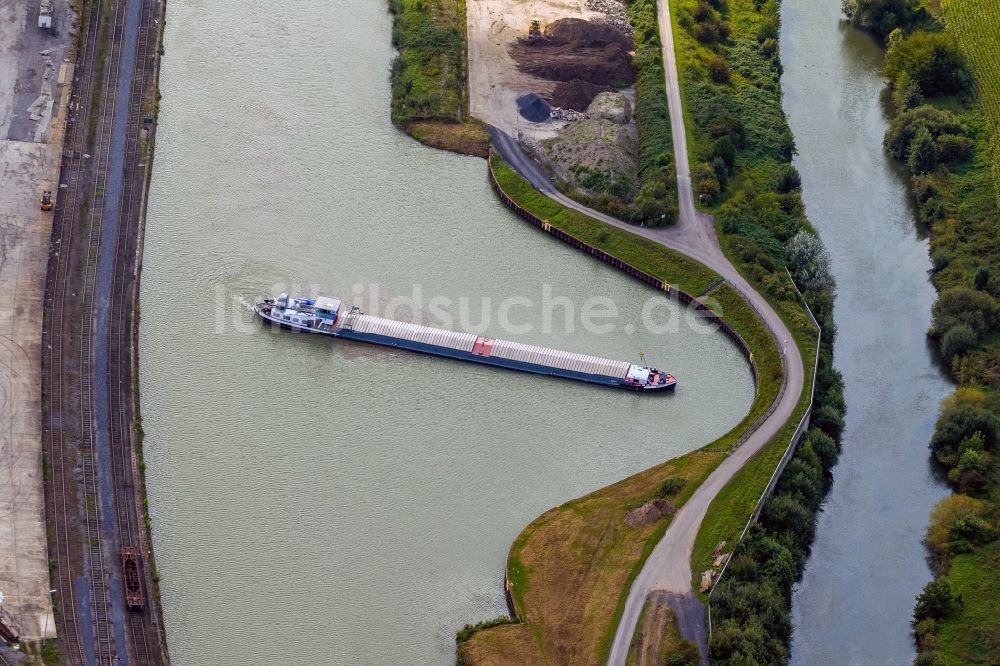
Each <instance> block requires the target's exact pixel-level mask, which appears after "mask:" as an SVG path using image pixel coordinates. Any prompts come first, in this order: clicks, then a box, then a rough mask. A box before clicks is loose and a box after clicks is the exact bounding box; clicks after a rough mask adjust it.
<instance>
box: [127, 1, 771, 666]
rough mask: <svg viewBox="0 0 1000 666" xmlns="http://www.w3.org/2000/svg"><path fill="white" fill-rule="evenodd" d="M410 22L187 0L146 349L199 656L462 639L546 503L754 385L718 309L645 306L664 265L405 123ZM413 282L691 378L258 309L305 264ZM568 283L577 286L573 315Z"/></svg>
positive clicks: (620, 470) (421, 310)
mask: <svg viewBox="0 0 1000 666" xmlns="http://www.w3.org/2000/svg"><path fill="white" fill-rule="evenodd" d="M390 27H391V26H390V19H389V16H388V15H387V13H386V12H385V10H384V7H383V3H381V2H372V3H348V2H333V3H330V2H323V1H322V0H303V1H300V2H296V3H273V2H263V1H262V0H251V1H250V2H247V1H246V0H243V1H240V2H237V1H236V0H215V1H213V2H204V1H203V0H171V2H170V3H169V4H168V8H167V29H166V38H165V57H164V61H163V71H162V77H161V92H162V95H163V98H162V102H161V107H160V125H159V128H158V133H157V146H156V161H155V168H154V174H153V181H152V187H151V193H150V201H149V217H148V223H147V233H146V243H145V255H144V266H143V276H142V290H141V307H142V318H141V327H140V358H141V398H142V414H143V426H144V431H145V441H144V448H145V457H146V463H147V468H146V475H147V480H148V484H149V504H150V513H151V517H152V523H153V533H154V546H155V550H156V555H157V560H158V564H159V572H160V574H161V576H162V581H161V589H162V594H163V610H164V616H165V624H166V630H167V640H168V644H169V646H170V652H171V656H172V660H173V663H174V664H175V666H187V665H191V666H201V665H203V664H212V665H213V666H218V665H227V664H234V665H235V664H239V665H246V664H276V663H303V664H400V663H406V664H450V663H453V661H454V632H455V631H456V630H457V629H458V628H460V627H461V626H462V625H463V624H464V623H465V622H475V621H479V620H483V619H488V618H491V617H495V616H497V615H500V614H503V613H505V612H506V608H505V605H504V602H503V595H502V584H501V576H502V573H503V567H504V561H505V558H506V554H507V550H508V548H509V546H510V543H511V542H512V540H513V539H514V537H515V536H516V535H517V533H518V532H519V531H520V529H521V528H522V527H524V526H525V525H526V524H527V523H528V522H529V521H531V520H532V519H533V518H534V517H535V516H536V515H538V514H539V513H541V512H543V511H545V510H546V509H548V508H550V507H552V506H555V505H557V504H559V503H561V502H563V501H565V500H567V499H570V498H573V497H576V496H579V495H581V494H583V493H586V492H588V491H590V490H593V489H595V488H598V487H601V486H603V485H606V484H609V483H612V482H614V481H617V480H619V479H621V478H624V477H625V476H627V475H629V474H631V473H634V472H637V471H639V470H642V469H645V468H648V467H649V466H651V465H653V464H655V463H658V462H660V461H663V460H666V459H668V458H671V457H673V456H676V455H679V454H682V453H684V452H687V451H690V450H692V449H694V448H697V447H699V446H701V445H703V444H705V443H707V442H709V441H711V440H712V439H714V438H715V437H717V436H719V435H721V434H722V433H724V432H725V431H727V430H728V429H729V428H731V427H732V426H733V425H735V424H736V423H737V422H738V421H739V420H740V419H741V418H742V416H743V415H744V414H745V413H746V411H747V410H748V409H749V405H750V402H751V400H752V396H753V385H752V378H751V375H750V372H749V369H748V367H747V365H746V363H745V361H744V360H743V359H742V357H741V356H740V354H739V353H738V351H737V350H736V348H735V347H734V345H733V344H732V343H731V342H730V341H728V340H727V339H725V338H724V336H722V335H721V334H719V333H718V332H712V331H709V332H707V333H706V332H698V331H696V330H693V328H692V326H690V325H689V324H688V323H687V322H686V319H685V318H684V317H683V316H682V314H681V312H680V311H679V310H678V309H677V308H674V307H672V306H669V305H667V306H663V305H657V306H656V310H655V314H656V317H657V321H658V322H660V323H663V322H662V320H663V319H665V318H669V317H672V318H673V319H672V321H673V325H669V324H668V325H665V326H664V328H665V329H667V330H666V332H654V331H652V330H650V329H649V328H648V327H645V326H642V325H641V320H642V317H641V312H642V310H643V307H644V305H645V304H646V303H647V302H649V300H650V299H657V298H660V297H659V296H657V293H656V292H655V291H653V290H651V289H649V288H647V287H645V286H643V285H640V284H638V283H637V282H635V281H633V280H631V279H629V278H627V277H626V276H624V275H623V274H621V273H620V272H617V271H615V270H614V269H612V268H610V267H608V266H606V265H604V264H602V263H600V262H598V261H596V260H594V259H592V258H590V257H587V256H585V255H583V254H581V253H579V252H577V251H575V250H572V249H571V248H569V247H567V246H565V245H563V244H561V243H559V242H558V241H555V240H553V239H551V238H549V237H547V236H545V235H543V234H542V233H540V232H538V231H536V230H534V229H533V228H531V227H530V226H528V225H526V224H525V223H523V222H522V221H520V220H519V219H517V218H516V217H514V216H513V215H511V214H510V213H509V212H508V211H506V210H505V209H504V208H502V207H501V206H500V205H499V203H498V202H497V201H496V199H495V197H494V196H493V194H492V192H491V191H490V188H489V185H488V183H487V180H486V173H485V164H484V163H483V161H482V160H479V159H474V158H464V157H460V156H455V155H451V154H446V153H442V152H438V151H434V150H431V149H428V148H426V147H424V146H421V145H419V144H417V143H416V142H414V141H412V140H411V139H409V138H408V137H406V136H404V135H403V134H401V133H400V132H398V131H397V130H396V129H395V128H393V127H392V125H391V124H390V123H389V107H388V104H389V89H388V80H387V79H388V70H389V63H390V60H391V58H392V55H393V53H392V51H391V48H390V43H389V42H390ZM358 285H361V287H360V288H358ZM369 285H375V286H377V289H378V293H377V294H373V293H372V287H370V286H369ZM417 287H419V288H420V289H421V290H422V296H421V298H422V300H423V303H422V304H418V305H417V307H416V308H412V309H415V310H416V311H417V312H418V314H419V315H420V316H421V317H422V318H423V320H424V321H431V322H433V321H434V320H433V319H431V320H428V316H429V315H430V314H432V313H433V308H432V307H431V303H430V299H432V298H434V297H445V298H449V299H451V301H452V307H451V308H450V309H449V310H448V312H450V313H451V314H453V315H454V318H455V321H454V326H455V327H463V326H464V325H463V323H462V321H461V320H463V319H465V320H467V322H466V323H467V324H469V325H475V324H477V323H480V322H481V321H482V317H483V316H484V314H486V315H489V317H490V318H489V322H488V324H487V325H486V326H485V330H486V332H487V333H488V334H491V335H503V336H506V337H512V338H515V339H519V340H525V341H531V342H536V343H541V344H547V345H550V346H556V347H559V348H563V349H570V350H575V351H582V352H589V353H595V354H601V355H606V356H611V357H617V358H626V359H637V358H638V357H637V352H639V351H644V352H645V353H646V359H647V360H648V361H650V362H654V363H657V364H659V365H661V366H663V367H665V368H669V370H670V371H672V372H673V373H674V374H675V375H677V377H678V379H679V382H680V388H679V389H678V391H677V393H676V395H673V396H666V397H662V396H661V397H655V396H638V395H633V394H628V393H624V392H614V391H611V390H609V389H602V388H599V387H593V386H588V385H583V384H575V383H572V382H568V381H564V380H563V381H560V380H555V379H550V378H541V377H535V376H531V375H523V374H518V373H513V372H508V371H501V370H498V369H493V368H487V367H479V366H474V365H469V364H462V363H458V362H454V361H447V360H443V359H436V358H432V357H427V356H421V355H416V354H409V353H405V352H398V353H392V352H390V351H387V350H385V349H381V348H366V347H362V346H358V345H351V344H347V343H338V342H331V341H329V340H322V339H311V338H310V339H306V338H302V337H296V336H292V335H289V334H281V333H274V332H270V331H265V330H263V329H261V328H260V327H258V326H257V325H256V324H255V323H254V322H253V319H252V316H251V314H250V312H249V311H248V309H247V304H248V303H250V302H252V301H253V299H254V298H256V297H260V296H263V295H270V294H273V293H275V292H276V291H279V290H283V289H287V290H289V291H292V292H293V293H294V292H296V291H299V290H301V291H304V292H308V293H315V292H317V291H319V292H322V293H325V294H327V295H339V296H342V297H344V298H345V300H346V301H347V302H348V303H350V302H358V303H359V304H362V305H363V306H364V307H365V309H366V310H369V311H372V310H375V311H379V312H381V313H383V314H386V315H391V314H392V313H388V312H386V309H387V307H388V305H389V303H390V301H391V300H392V299H393V298H394V297H398V296H412V295H413V292H414V289H415V288H417ZM550 293H551V296H552V298H560V297H564V300H561V301H559V302H558V303H556V304H555V306H554V307H553V309H552V313H550V314H551V316H549V315H546V312H545V310H544V308H543V307H541V306H540V304H541V302H542V301H543V300H545V299H546V297H547V294H550ZM511 297H519V298H522V299H527V300H530V301H532V302H533V303H534V305H532V306H528V305H526V301H525V300H521V301H516V302H513V303H512V302H511V301H509V300H508V301H507V305H506V306H505V305H504V302H505V299H510V298H511ZM595 297H603V298H604V299H607V300H605V301H594V300H591V302H590V306H589V307H595V308H597V309H598V310H601V309H603V308H606V307H608V306H609V304H613V305H614V306H615V307H617V309H618V311H619V316H618V317H617V318H613V319H611V320H609V323H611V324H612V328H613V329H614V330H613V332H612V333H604V334H602V333H600V332H598V331H596V330H589V329H588V328H587V327H585V326H584V325H583V324H582V322H581V311H582V309H583V308H584V307H585V305H587V302H588V299H593V298H595ZM483 298H486V299H490V303H489V305H488V307H484V305H483V302H482V299H483ZM463 299H469V307H468V310H469V313H468V315H467V316H463V309H464V308H463ZM567 303H569V304H571V306H572V307H573V308H574V309H575V310H576V316H575V317H574V319H573V321H574V322H575V323H574V325H573V326H572V330H569V329H570V327H568V326H566V325H565V324H564V323H562V320H563V316H564V314H565V307H566V304H567ZM505 308H506V309H505ZM504 314H506V315H507V319H509V320H510V321H509V325H504V322H503V321H501V319H502V315H504ZM395 316H397V317H399V318H407V317H410V316H411V312H410V311H409V310H407V309H405V308H403V309H399V310H398V311H397V312H396V313H395ZM547 318H550V319H552V320H553V321H554V324H553V326H552V327H551V329H552V330H551V332H547V331H546V326H545V322H546V319H547ZM637 325H638V330H636V331H635V332H634V333H632V334H627V332H626V330H625V329H626V327H629V326H637ZM525 327H530V328H531V330H528V331H525V332H522V333H520V334H519V333H518V331H516V330H513V329H514V328H525ZM591 328H593V327H591Z"/></svg>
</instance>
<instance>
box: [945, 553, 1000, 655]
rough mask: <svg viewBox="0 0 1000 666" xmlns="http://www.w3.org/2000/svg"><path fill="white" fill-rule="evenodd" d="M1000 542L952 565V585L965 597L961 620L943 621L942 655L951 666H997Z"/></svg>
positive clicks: (998, 650)
mask: <svg viewBox="0 0 1000 666" xmlns="http://www.w3.org/2000/svg"><path fill="white" fill-rule="evenodd" d="M998 571H1000V543H997V542H995V541H994V542H993V543H992V544H989V545H988V546H985V547H983V548H981V549H980V550H978V551H976V552H975V553H970V554H968V555H959V556H957V557H956V558H955V559H954V560H952V562H951V570H950V571H949V573H948V577H947V580H948V583H949V585H950V586H951V589H952V592H953V593H954V594H956V595H959V596H961V598H962V604H963V606H962V612H961V616H960V618H961V619H960V621H944V622H940V623H939V626H938V632H937V647H938V653H939V655H940V656H941V657H942V659H943V661H944V662H945V663H946V664H948V665H949V666H951V665H954V666H959V665H961V664H996V663H997V661H996V659H997V655H998V654H1000V614H998V613H997V600H998V599H1000V577H998V576H997V572H998Z"/></svg>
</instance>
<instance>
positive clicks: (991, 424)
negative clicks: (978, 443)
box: [930, 404, 1000, 466]
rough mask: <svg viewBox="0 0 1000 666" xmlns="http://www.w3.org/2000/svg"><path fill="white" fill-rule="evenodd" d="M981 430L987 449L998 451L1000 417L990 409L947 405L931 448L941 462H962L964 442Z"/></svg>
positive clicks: (935, 429)
mask: <svg viewBox="0 0 1000 666" xmlns="http://www.w3.org/2000/svg"><path fill="white" fill-rule="evenodd" d="M977 432H978V433H979V434H980V435H981V436H982V438H983V449H984V450H986V451H996V446H997V440H998V439H1000V419H997V417H996V416H995V415H994V414H993V413H992V412H990V411H989V410H987V409H983V408H982V407H974V406H972V405H967V404H957V405H954V406H950V407H946V408H945V409H944V410H942V412H941V416H939V417H938V420H937V423H936V424H935V426H934V436H933V437H931V443H930V446H931V450H932V451H934V455H935V456H936V457H937V459H938V460H939V461H941V462H942V463H944V464H945V465H948V466H954V465H955V464H956V463H957V462H958V454H959V453H960V450H959V447H960V446H961V444H962V442H964V441H965V440H967V439H968V438H970V437H972V436H973V435H974V434H975V433H977Z"/></svg>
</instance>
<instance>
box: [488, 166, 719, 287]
mask: <svg viewBox="0 0 1000 666" xmlns="http://www.w3.org/2000/svg"><path fill="white" fill-rule="evenodd" d="M491 164H492V166H493V173H494V174H495V175H496V178H497V182H499V183H500V186H501V187H502V188H503V190H504V191H505V192H506V193H507V196H509V197H510V198H512V199H514V200H515V201H517V202H518V203H519V204H521V206H522V207H524V208H526V209H527V210H530V211H531V212H533V213H534V214H535V215H537V216H538V217H540V218H542V219H543V220H546V221H548V222H549V224H551V225H552V226H554V227H558V228H559V229H562V230H563V231H565V232H567V233H569V234H572V235H574V236H576V237H577V238H579V239H580V240H582V241H585V242H587V243H589V244H590V245H593V246H594V247H598V248H600V249H602V250H604V251H605V252H608V253H610V254H613V255H615V256H616V257H619V258H620V259H624V260H625V261H627V262H629V263H630V264H632V265H633V266H635V267H636V268H640V269H642V270H644V271H646V272H647V273H649V274H651V275H655V276H656V277H658V278H660V279H661V280H664V281H665V282H667V283H668V284H670V285H672V286H676V287H677V288H678V289H680V290H681V291H684V292H687V293H688V294H692V295H697V294H700V293H701V292H702V291H703V290H704V289H705V287H707V286H708V285H709V284H710V283H711V282H712V281H713V280H715V278H716V277H717V276H716V274H715V273H714V272H713V271H711V270H710V269H708V268H707V267H705V266H703V265H702V264H700V263H698V262H697V261H695V260H693V259H690V258H689V257H686V256H685V255H683V254H681V253H680V252H675V251H674V250H671V249H669V248H666V247H663V246H662V245H660V244H659V243H656V242H654V241H651V240H649V239H647V238H643V237H642V236H637V235H635V234H633V233H630V232H628V231H624V230H622V229H617V228H615V227H612V226H609V225H607V224H605V223H603V222H601V221H600V220H595V219H594V218H592V217H588V216H587V215H584V214H583V213H580V212H577V211H575V210H573V209H571V208H567V207H565V206H563V205H562V204H560V203H558V202H556V201H553V200H552V199H550V198H548V197H547V196H545V195H544V194H542V193H541V192H539V191H538V190H536V189H535V188H533V187H532V186H531V184H530V183H528V182H527V181H526V180H524V179H523V178H521V177H520V176H519V175H517V174H516V173H515V172H514V170H513V169H511V168H510V167H509V166H508V165H507V164H506V163H504V161H503V159H501V158H500V157H499V156H498V155H496V154H494V156H493V158H492V162H491Z"/></svg>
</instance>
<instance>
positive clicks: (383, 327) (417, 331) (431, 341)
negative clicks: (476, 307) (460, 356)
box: [344, 314, 479, 352]
mask: <svg viewBox="0 0 1000 666" xmlns="http://www.w3.org/2000/svg"><path fill="white" fill-rule="evenodd" d="M344 325H345V326H346V327H348V328H350V329H351V330H354V331H357V332H358V333H372V334H374V335H384V336H387V337H390V338H401V339H403V340H411V341H413V342H422V343H424V344H428V345H435V346H437V347H447V348H448V349H457V350H459V351H466V352H470V351H472V345H474V344H476V338H478V337H479V336H477V335H474V334H472V333H458V332H456V331H446V330H445V329H443V328H432V327H430V326H419V325H417V324H408V323H406V322H402V321H396V320H394V319H383V318H382V317H375V316H373V315H366V314H358V315H351V316H348V318H347V320H346V321H345V322H344Z"/></svg>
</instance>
